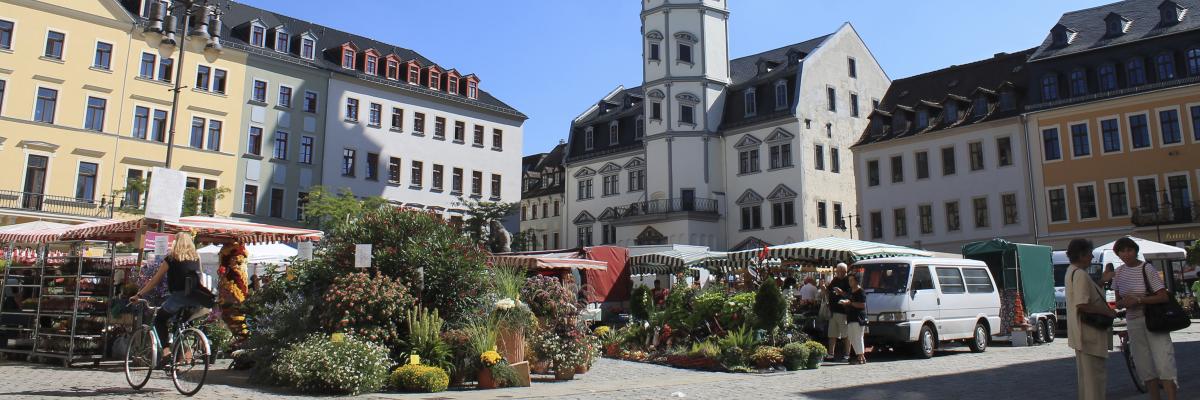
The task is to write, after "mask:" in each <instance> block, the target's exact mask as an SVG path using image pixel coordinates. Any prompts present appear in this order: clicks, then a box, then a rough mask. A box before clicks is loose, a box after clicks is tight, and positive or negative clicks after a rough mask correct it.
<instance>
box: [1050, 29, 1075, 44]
mask: <svg viewBox="0 0 1200 400" xmlns="http://www.w3.org/2000/svg"><path fill="white" fill-rule="evenodd" d="M1077 34H1078V32H1076V31H1075V30H1074V29H1071V28H1068V27H1065V26H1062V25H1055V26H1054V28H1053V29H1051V30H1050V36H1051V40H1052V41H1053V44H1054V46H1055V47H1062V46H1066V45H1069V44H1071V42H1074V41H1075V36H1076V35H1077Z"/></svg>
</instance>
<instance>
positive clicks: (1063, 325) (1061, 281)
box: [1053, 251, 1125, 334]
mask: <svg viewBox="0 0 1200 400" xmlns="http://www.w3.org/2000/svg"><path fill="white" fill-rule="evenodd" d="M1053 260H1054V306H1055V307H1054V308H1055V315H1056V316H1057V317H1058V323H1057V324H1056V326H1055V330H1056V331H1058V332H1059V333H1064V334H1065V333H1066V332H1067V290H1066V276H1067V268H1069V267H1070V266H1071V262H1070V261H1069V260H1067V252H1066V251H1055V252H1054V256H1053ZM1117 260H1118V261H1119V260H1120V259H1117ZM1093 261H1097V259H1095V258H1093ZM1087 272H1088V276H1089V277H1091V278H1092V280H1094V281H1096V282H1099V281H1100V277H1101V276H1102V275H1103V274H1104V266H1103V265H1101V264H1100V263H1099V262H1095V263H1093V264H1092V265H1091V266H1090V267H1088V270H1087ZM1101 287H1103V288H1104V301H1105V302H1107V303H1108V306H1109V307H1110V308H1112V309H1114V310H1117V293H1116V292H1114V291H1113V290H1112V289H1110V288H1109V285H1102V286H1101ZM1113 325H1115V326H1125V310H1124V309H1121V310H1117V319H1115V320H1113Z"/></svg>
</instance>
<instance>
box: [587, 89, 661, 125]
mask: <svg viewBox="0 0 1200 400" xmlns="http://www.w3.org/2000/svg"><path fill="white" fill-rule="evenodd" d="M630 99H632V100H635V102H634V103H632V104H631V105H630V107H628V108H626V107H625V102H626V101H629V100H630ZM643 100H645V92H644V91H643V90H642V87H641V86H634V87H631V88H628V89H625V90H622V91H621V92H620V93H617V94H615V95H613V96H612V99H610V100H608V102H611V103H612V104H614V105H615V106H616V109H615V110H613V111H610V112H607V113H601V112H598V111H597V112H596V113H595V114H593V115H591V116H588V117H587V118H584V119H581V120H579V121H578V122H576V123H574V124H572V125H574V126H579V125H592V124H598V123H602V122H609V121H612V120H614V119H620V118H624V117H627V116H630V115H635V114H641V113H642V104H643V103H645V102H644V101H643ZM604 101H605V100H601V101H599V102H597V104H599V103H601V102H604Z"/></svg>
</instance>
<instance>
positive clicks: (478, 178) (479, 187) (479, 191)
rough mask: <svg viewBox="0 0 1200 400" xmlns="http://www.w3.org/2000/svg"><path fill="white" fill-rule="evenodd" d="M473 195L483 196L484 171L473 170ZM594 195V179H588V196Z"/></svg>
mask: <svg viewBox="0 0 1200 400" xmlns="http://www.w3.org/2000/svg"><path fill="white" fill-rule="evenodd" d="M471 195H472V196H475V197H480V196H483V173H482V172H479V171H471ZM591 197H592V180H591V179H588V198H591Z"/></svg>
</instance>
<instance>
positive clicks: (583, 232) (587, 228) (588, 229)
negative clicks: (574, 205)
mask: <svg viewBox="0 0 1200 400" xmlns="http://www.w3.org/2000/svg"><path fill="white" fill-rule="evenodd" d="M575 229H576V230H575V234H576V235H577V236H578V237H577V238H576V243H577V244H578V246H579V247H583V246H591V245H592V226H591V225H580V226H578V227H576V228H575Z"/></svg>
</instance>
